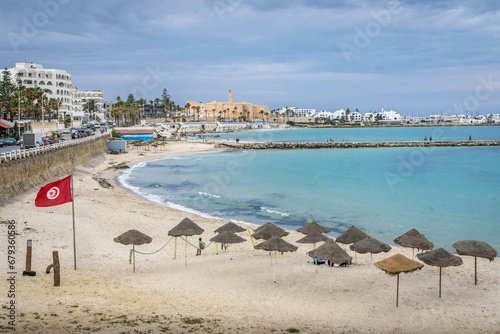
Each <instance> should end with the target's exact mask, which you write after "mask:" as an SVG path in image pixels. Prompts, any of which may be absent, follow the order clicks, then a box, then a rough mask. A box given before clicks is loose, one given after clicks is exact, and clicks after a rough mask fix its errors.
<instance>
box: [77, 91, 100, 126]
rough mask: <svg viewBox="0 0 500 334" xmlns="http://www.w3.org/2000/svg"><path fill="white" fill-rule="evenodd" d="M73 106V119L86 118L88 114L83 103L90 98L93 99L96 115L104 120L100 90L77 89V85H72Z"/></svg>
mask: <svg viewBox="0 0 500 334" xmlns="http://www.w3.org/2000/svg"><path fill="white" fill-rule="evenodd" d="M72 88H73V106H74V110H73V112H72V115H73V119H81V120H82V119H88V117H89V116H90V115H89V114H88V112H86V111H85V104H86V103H87V102H89V101H90V100H94V101H95V105H96V107H97V112H96V116H97V117H99V118H100V119H101V120H104V119H105V118H104V111H105V109H104V95H103V94H102V90H92V91H87V90H83V91H81V90H78V88H77V87H75V86H73V87H72Z"/></svg>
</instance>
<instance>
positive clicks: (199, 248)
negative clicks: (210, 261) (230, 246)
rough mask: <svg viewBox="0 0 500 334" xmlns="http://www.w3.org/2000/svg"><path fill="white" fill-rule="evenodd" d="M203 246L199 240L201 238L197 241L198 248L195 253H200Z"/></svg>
mask: <svg viewBox="0 0 500 334" xmlns="http://www.w3.org/2000/svg"><path fill="white" fill-rule="evenodd" d="M204 248H205V243H204V242H203V241H201V238H200V239H199V241H198V249H197V250H196V255H201V250H202V249H204Z"/></svg>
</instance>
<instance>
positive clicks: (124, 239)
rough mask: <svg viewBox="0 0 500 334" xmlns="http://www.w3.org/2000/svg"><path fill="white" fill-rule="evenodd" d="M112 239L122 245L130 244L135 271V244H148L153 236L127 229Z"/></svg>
mask: <svg viewBox="0 0 500 334" xmlns="http://www.w3.org/2000/svg"><path fill="white" fill-rule="evenodd" d="M113 240H114V241H115V242H118V243H120V244H123V245H132V256H133V259H134V260H133V262H134V273H135V245H143V244H149V243H150V242H151V241H153V238H151V237H150V236H148V235H146V234H144V233H142V232H139V231H137V230H129V231H127V232H125V233H123V234H121V235H119V236H117V237H116V238H114V239H113Z"/></svg>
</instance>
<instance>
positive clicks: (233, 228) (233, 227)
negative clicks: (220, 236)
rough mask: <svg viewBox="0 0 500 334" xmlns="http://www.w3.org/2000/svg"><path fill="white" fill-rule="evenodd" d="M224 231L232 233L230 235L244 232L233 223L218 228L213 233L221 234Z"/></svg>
mask: <svg viewBox="0 0 500 334" xmlns="http://www.w3.org/2000/svg"><path fill="white" fill-rule="evenodd" d="M225 231H229V232H232V233H238V232H243V231H245V229H244V228H243V227H241V226H238V225H236V224H235V223H231V222H229V223H227V224H224V225H222V226H221V227H219V228H218V229H216V230H215V231H214V232H215V233H221V232H225Z"/></svg>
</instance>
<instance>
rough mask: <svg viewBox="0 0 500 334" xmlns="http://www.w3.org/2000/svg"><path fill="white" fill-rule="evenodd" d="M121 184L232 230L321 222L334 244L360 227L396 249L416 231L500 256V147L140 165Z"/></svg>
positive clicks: (240, 154)
mask: <svg viewBox="0 0 500 334" xmlns="http://www.w3.org/2000/svg"><path fill="white" fill-rule="evenodd" d="M400 129H401V128H377V130H378V131H382V132H391V131H392V130H397V131H400ZM427 129H429V128H427ZM476 129H480V130H482V131H484V132H488V133H489V131H491V130H490V129H494V130H495V131H496V134H495V133H493V134H492V133H489V134H488V136H490V137H491V139H500V128H499V127H474V128H469V131H468V132H467V133H469V132H471V133H474V132H472V130H474V131H475V130H476ZM308 130H309V129H308ZM312 130H313V131H315V130H320V132H321V131H322V130H324V129H312ZM342 130H350V129H342ZM352 130H359V129H352ZM363 130H365V129H363ZM370 130H372V129H370ZM410 130H413V128H411V129H410ZM434 130H435V131H444V132H443V134H442V135H443V136H444V137H446V136H447V133H446V132H447V131H452V129H448V128H436V129H434ZM302 131H304V130H286V131H284V132H286V133H287V135H288V136H289V138H290V139H291V138H294V137H295V134H296V133H297V132H298V133H301V132H302ZM495 131H493V132H495ZM354 132H355V131H353V133H349V131H347V132H346V133H347V135H348V136H349V138H354ZM484 132H481V131H480V132H478V133H474V135H473V136H474V137H475V136H477V137H479V136H480V133H484ZM242 134H243V133H242ZM233 135H234V134H233ZM238 135H240V133H238ZM318 136H324V133H323V132H321V133H318ZM378 136H379V137H380V138H381V137H389V136H392V137H397V135H391V134H387V133H384V134H380V135H378ZM398 136H399V135H398ZM468 136H469V135H467V138H468ZM474 137H473V138H474ZM433 139H434V138H433ZM370 140H373V138H372V139H370ZM384 140H386V139H384ZM398 140H399V139H398ZM285 141H289V140H286V139H285ZM313 141H314V140H313ZM315 141H318V140H315ZM120 180H121V181H122V183H123V184H124V185H125V186H126V187H129V188H130V189H132V190H134V191H135V192H137V193H138V194H140V195H141V196H144V197H146V198H148V199H149V200H152V201H155V202H158V203H161V204H163V205H168V206H171V207H176V208H180V209H183V210H186V211H192V212H196V213H199V214H202V215H204V216H210V217H217V218H220V219H224V221H228V220H232V221H242V222H248V223H254V224H264V223H266V222H273V223H275V224H278V225H281V226H283V227H285V228H289V229H297V228H298V227H300V226H303V225H305V224H307V223H308V222H311V221H313V220H314V221H316V222H318V223H320V224H322V225H323V226H325V227H328V228H330V229H331V230H332V233H331V235H332V236H338V235H339V234H341V233H343V232H344V231H345V230H346V229H347V228H349V227H350V226H351V225H356V226H358V227H360V228H362V229H364V230H365V231H366V232H367V233H368V234H370V235H372V236H373V237H375V238H377V239H379V240H381V241H384V242H387V243H389V244H393V242H392V240H393V239H394V238H395V237H396V236H398V235H401V234H403V233H405V232H406V231H408V230H409V229H411V228H416V229H418V230H419V231H420V232H421V233H423V234H425V235H426V236H427V237H428V238H429V239H430V240H431V241H432V242H434V244H435V245H436V247H444V248H445V249H448V250H453V249H452V247H451V244H452V243H453V242H455V241H458V240H463V239H477V240H483V241H485V242H488V243H490V244H491V245H493V246H494V247H495V248H496V249H500V147H467V148H460V147H444V148H374V149H364V148H363V149H342V150H332V149H324V150H323V149H322V150H281V151H277V150H273V151H229V152H225V151H221V152H211V153H202V154H192V155H182V156H175V157H170V158H166V159H162V160H156V161H151V162H148V163H141V164H138V165H136V166H134V168H132V169H130V170H128V171H126V172H124V173H123V174H122V175H121V176H120Z"/></svg>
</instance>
